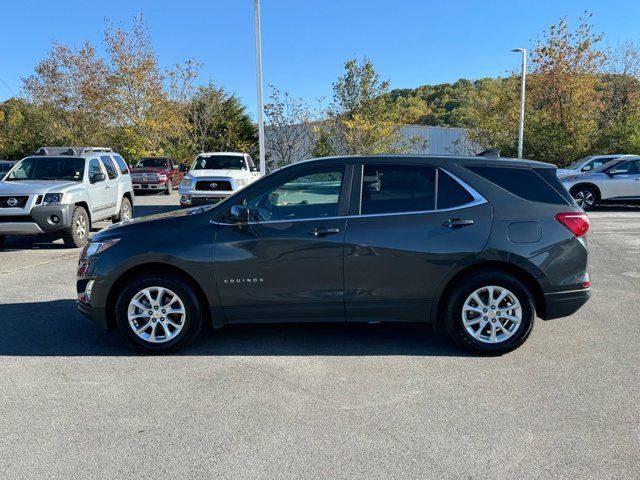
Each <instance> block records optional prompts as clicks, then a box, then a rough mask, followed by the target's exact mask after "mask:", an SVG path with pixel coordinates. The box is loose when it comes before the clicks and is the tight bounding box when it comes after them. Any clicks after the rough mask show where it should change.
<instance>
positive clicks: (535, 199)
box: [77, 156, 590, 354]
mask: <svg viewBox="0 0 640 480" xmlns="http://www.w3.org/2000/svg"><path fill="white" fill-rule="evenodd" d="M588 228H589V221H588V218H587V216H586V214H585V213H584V212H583V211H582V209H580V208H579V207H577V206H576V205H575V203H574V201H573V199H572V198H571V196H570V195H569V194H568V193H567V191H566V190H565V189H564V188H563V187H562V185H561V184H560V183H559V181H558V179H557V178H556V173H555V167H554V166H552V165H549V164H546V163H539V162H531V161H522V160H509V159H487V158H479V157H428V156H427V157H425V156H374V157H345V158H325V159H318V160H311V161H306V162H301V163H297V164H294V165H291V166H288V167H285V168H283V169H281V170H278V171H276V172H274V173H272V174H270V175H268V176H266V177H264V178H262V179H260V180H259V181H257V182H255V183H253V184H252V185H250V186H248V187H246V188H245V189H243V190H241V191H239V192H238V193H236V194H235V195H233V196H231V197H229V198H228V199H227V200H225V201H223V202H221V203H219V204H217V205H215V206H207V207H200V208H196V209H189V210H184V211H176V212H171V213H169V214H161V215H155V216H151V217H145V218H138V219H134V220H131V221H128V222H123V223H121V224H117V225H113V226H111V227H108V228H107V229H105V230H103V231H102V232H100V233H99V234H97V235H95V236H94V237H93V239H92V241H91V243H90V244H88V245H87V247H86V248H85V249H84V251H83V252H82V255H81V257H80V262H79V266H78V281H77V291H78V299H79V302H78V308H79V310H80V311H81V312H83V313H85V314H86V315H88V316H89V317H91V318H93V319H94V320H96V321H97V322H98V323H100V324H101V325H103V326H104V327H105V328H108V329H113V328H118V329H119V330H120V331H121V332H122V333H123V334H124V338H125V339H126V340H127V341H128V343H130V344H131V345H133V346H134V347H137V348H140V349H142V350H145V351H147V352H170V351H176V350H178V349H179V348H181V347H183V346H184V345H186V344H187V343H188V342H189V341H191V340H192V339H193V338H194V337H196V335H198V333H199V332H200V330H201V328H202V326H203V324H205V323H209V324H211V325H212V326H213V327H221V326H222V325H224V324H226V323H251V322H254V323H256V322H318V321H330V322H378V321H393V322H397V321H404V322H425V323H428V322H436V321H442V322H444V323H445V324H446V327H447V329H448V330H449V332H450V333H451V335H452V336H453V338H454V339H455V340H457V341H458V342H459V343H461V344H462V345H464V346H465V347H467V348H469V349H471V350H472V351H474V352H477V353H485V354H500V353H505V352H508V351H510V350H513V349H515V348H517V347H518V346H519V345H521V344H522V343H523V342H524V341H525V340H526V338H527V337H528V335H529V333H530V332H531V329H532V327H533V321H534V318H535V317H536V315H537V316H539V317H541V318H543V319H552V318H558V317H563V316H567V315H571V314H572V313H574V312H575V311H576V310H578V308H580V307H581V306H582V305H583V304H584V303H585V302H586V301H587V300H588V298H589V296H590V282H589V275H588V273H587V245H586V241H585V238H584V234H585V233H586V231H587V230H588Z"/></svg>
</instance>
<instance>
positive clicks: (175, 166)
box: [171, 165, 180, 170]
mask: <svg viewBox="0 0 640 480" xmlns="http://www.w3.org/2000/svg"><path fill="white" fill-rule="evenodd" d="M179 168H180V166H179V165H171V169H172V170H178V169H179Z"/></svg>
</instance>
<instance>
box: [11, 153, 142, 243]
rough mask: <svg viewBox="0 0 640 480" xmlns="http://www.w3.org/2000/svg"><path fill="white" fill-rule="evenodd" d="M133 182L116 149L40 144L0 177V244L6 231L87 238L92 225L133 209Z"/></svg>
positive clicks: (78, 239) (126, 217)
mask: <svg viewBox="0 0 640 480" xmlns="http://www.w3.org/2000/svg"><path fill="white" fill-rule="evenodd" d="M133 200H134V195H133V186H132V184H131V175H130V174H129V168H128V166H127V164H126V163H125V161H124V160H123V159H122V157H121V156H120V155H118V154H117V153H115V152H113V151H112V150H111V149H110V148H103V147H43V148H41V149H39V150H38V151H37V152H36V153H35V154H34V155H32V156H29V157H26V158H23V159H22V160H20V161H19V162H18V163H16V165H15V166H14V167H13V168H12V169H11V170H10V171H9V173H8V174H7V175H6V176H5V178H4V179H3V181H1V182H0V245H2V244H3V243H4V241H5V238H6V237H7V236H9V235H37V234H43V233H59V234H61V235H62V238H63V239H64V243H65V244H66V245H67V246H69V247H81V246H83V245H85V244H86V243H87V240H88V238H89V233H90V232H91V225H92V224H93V223H95V222H97V221H100V220H106V219H111V220H112V221H113V222H114V223H116V222H120V221H123V220H129V219H130V218H132V215H133Z"/></svg>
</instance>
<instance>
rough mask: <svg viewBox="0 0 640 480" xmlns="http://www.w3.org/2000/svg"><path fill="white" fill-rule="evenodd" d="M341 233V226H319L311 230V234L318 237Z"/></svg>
mask: <svg viewBox="0 0 640 480" xmlns="http://www.w3.org/2000/svg"><path fill="white" fill-rule="evenodd" d="M336 233H340V229H339V228H328V227H318V228H314V229H313V230H311V234H312V235H315V236H316V237H324V236H326V235H334V234H336Z"/></svg>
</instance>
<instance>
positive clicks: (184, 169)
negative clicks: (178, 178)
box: [178, 163, 187, 172]
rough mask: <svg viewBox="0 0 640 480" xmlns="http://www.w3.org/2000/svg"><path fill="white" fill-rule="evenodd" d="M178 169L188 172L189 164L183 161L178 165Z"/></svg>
mask: <svg viewBox="0 0 640 480" xmlns="http://www.w3.org/2000/svg"><path fill="white" fill-rule="evenodd" d="M178 170H180V171H181V172H186V171H187V166H186V165H184V164H182V163H181V164H180V165H178Z"/></svg>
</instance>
